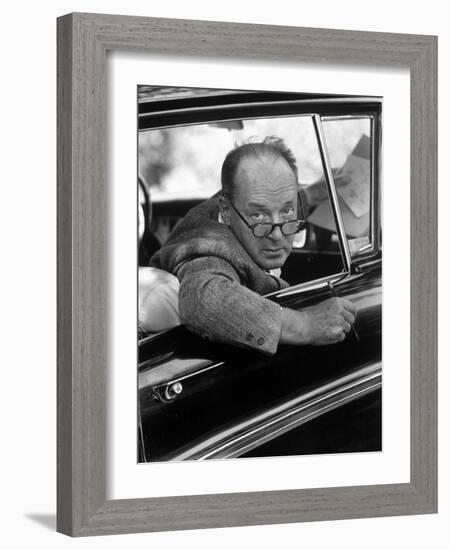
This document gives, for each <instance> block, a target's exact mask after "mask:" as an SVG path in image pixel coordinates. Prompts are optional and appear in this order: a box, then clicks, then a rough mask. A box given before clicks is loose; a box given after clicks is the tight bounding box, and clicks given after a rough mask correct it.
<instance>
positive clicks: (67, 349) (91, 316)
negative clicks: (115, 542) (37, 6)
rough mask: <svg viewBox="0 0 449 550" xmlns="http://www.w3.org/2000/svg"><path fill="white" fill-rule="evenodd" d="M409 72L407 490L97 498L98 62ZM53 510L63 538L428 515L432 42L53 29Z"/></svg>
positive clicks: (223, 29)
mask: <svg viewBox="0 0 449 550" xmlns="http://www.w3.org/2000/svg"><path fill="white" fill-rule="evenodd" d="M108 50H137V51H139V52H148V53H150V54H151V53H169V54H174V55H181V54H185V53H189V54H192V55H197V56H202V57H207V56H219V57H229V58H236V57H245V58H258V59H265V60H279V61H285V60H290V61H292V60H293V61H294V60H298V61H318V62H328V63H358V64H367V65H373V64H377V65H390V66H393V67H397V66H405V67H408V68H409V69H410V73H411V89H410V93H411V156H410V158H411V266H410V269H411V297H410V299H411V350H410V351H411V364H410V368H411V388H410V391H411V411H410V412H411V426H410V429H411V440H410V441H411V449H410V454H411V479H410V483H401V484H389V485H370V486H351V487H338V488H316V489H307V490H286V491H263V492H250V493H247V492H246V493H232V494H224V495H216V494H213V495H195V496H180V497H164V498H144V499H128V500H106V497H105V495H106V491H105V489H106V473H105V464H106V455H105V439H106V395H105V384H106V373H107V363H108V357H107V346H106V330H105V326H106V321H107V319H106V311H107V309H106V305H107V284H105V281H107V269H106V260H107V255H106V251H107V241H108V235H107V230H106V228H107V223H106V210H107V208H106V205H107V194H108V189H107V181H106V158H105V156H106V147H105V142H106V130H105V126H106V101H105V97H106V79H105V67H106V62H105V61H106V52H107V51H108ZM57 448H58V491H57V494H58V505H57V529H58V531H60V532H62V533H66V534H69V535H72V536H82V535H98V534H113V533H131V532H141V531H163V530H175V529H193V528H205V527H208V528H211V527H225V526H237V525H260V524H267V523H288V522H299V521H316V520H330V519H342V518H361V517H372V516H393V515H404V514H423V513H431V512H436V510H437V38H436V37H434V36H421V35H406V34H387V33H371V32H358V31H357V32H355V31H344V30H330V29H310V28H298V27H277V26H268V25H247V24H235V23H216V22H206V21H187V20H175V19H153V18H143V17H124V16H117V15H97V14H80V13H75V14H70V15H66V16H64V17H61V18H59V19H58V447H57Z"/></svg>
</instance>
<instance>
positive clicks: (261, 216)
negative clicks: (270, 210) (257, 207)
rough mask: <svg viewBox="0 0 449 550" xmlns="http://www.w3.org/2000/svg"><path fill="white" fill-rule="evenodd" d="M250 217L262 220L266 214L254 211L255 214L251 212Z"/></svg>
mask: <svg viewBox="0 0 449 550" xmlns="http://www.w3.org/2000/svg"><path fill="white" fill-rule="evenodd" d="M250 217H251V219H252V220H254V221H255V222H259V221H262V220H263V219H264V218H265V215H264V214H263V213H262V212H254V213H253V214H251V216H250Z"/></svg>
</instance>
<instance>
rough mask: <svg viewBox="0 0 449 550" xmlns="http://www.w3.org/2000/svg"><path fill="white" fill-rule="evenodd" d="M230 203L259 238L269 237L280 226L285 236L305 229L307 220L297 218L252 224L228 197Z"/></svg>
mask: <svg viewBox="0 0 449 550" xmlns="http://www.w3.org/2000/svg"><path fill="white" fill-rule="evenodd" d="M227 200H228V202H229V204H230V205H231V206H232V208H233V209H234V210H235V213H236V214H237V215H238V216H239V218H240V219H241V220H242V221H243V222H244V223H245V225H246V226H247V227H248V228H249V229H251V231H252V232H253V235H254V236H255V237H257V238H259V239H261V238H263V237H268V235H270V234H271V233H272V232H273V231H274V228H275V227H279V229H280V230H281V233H282V234H283V235H285V236H288V235H294V234H295V233H298V232H299V231H301V229H304V227H305V225H306V222H305V220H301V219H296V220H289V221H287V222H282V223H265V222H263V223H254V224H252V225H250V224H249V223H248V222H247V221H246V220H245V218H244V217H243V215H242V214H241V213H240V212H239V211H238V210H237V208H236V207H235V206H234V204H233V202H232V201H231V200H229V198H228V199H227Z"/></svg>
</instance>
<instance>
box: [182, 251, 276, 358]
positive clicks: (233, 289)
mask: <svg viewBox="0 0 449 550" xmlns="http://www.w3.org/2000/svg"><path fill="white" fill-rule="evenodd" d="M177 277H178V279H179V281H180V291H179V312H180V317H181V322H182V323H183V324H184V325H185V326H187V327H188V328H189V329H190V330H192V331H193V332H195V333H197V334H199V335H200V336H202V337H204V338H207V339H209V340H212V341H218V342H224V343H228V344H233V345H236V346H241V347H246V348H253V349H257V350H259V351H261V352H263V353H266V354H269V355H273V354H274V353H276V350H277V346H278V343H279V338H280V334H281V311H282V309H281V307H280V306H279V305H278V304H276V303H275V302H272V301H270V300H268V299H267V298H264V297H263V296H260V295H259V294H257V293H256V292H253V291H252V290H250V289H248V288H246V287H245V286H244V285H242V283H241V281H240V278H239V276H238V274H237V272H236V271H235V270H234V268H233V267H232V266H231V264H230V263H228V262H227V261H226V260H223V259H221V258H218V257H202V258H196V259H193V260H190V261H188V262H186V263H184V264H183V265H182V266H181V267H180V268H179V270H178V271H177Z"/></svg>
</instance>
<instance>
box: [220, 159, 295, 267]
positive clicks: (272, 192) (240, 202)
mask: <svg viewBox="0 0 449 550" xmlns="http://www.w3.org/2000/svg"><path fill="white" fill-rule="evenodd" d="M297 191H298V189H297V183H296V178H295V175H294V174H293V172H292V169H291V168H290V166H289V165H288V163H287V161H285V160H284V159H283V158H282V157H276V158H272V157H259V158H255V157H249V158H246V159H244V160H242V162H241V163H240V165H239V167H238V168H237V172H236V174H235V178H234V196H233V199H232V202H233V204H234V206H235V207H236V208H237V209H238V210H239V212H240V213H241V214H242V216H243V217H244V218H245V220H246V221H247V222H248V224H249V225H253V224H255V223H261V222H269V223H282V222H285V221H289V220H295V219H296V218H297V200H298V199H297ZM226 217H227V220H228V223H229V225H230V226H231V229H232V231H233V232H234V234H235V235H236V237H237V238H238V239H239V241H240V242H241V243H242V245H243V246H244V248H245V249H246V251H247V252H248V254H249V255H250V256H251V258H252V259H253V260H254V261H255V262H256V263H257V264H258V265H259V266H260V267H261V268H262V269H275V268H278V267H281V266H282V265H284V263H285V261H286V259H287V258H288V256H289V254H290V252H291V250H292V245H293V240H294V237H295V236H294V235H289V236H285V235H283V233H282V232H281V229H280V228H279V227H276V228H275V229H274V230H273V231H272V232H271V233H270V234H269V235H267V236H266V237H262V238H258V237H255V236H254V235H253V233H252V231H251V229H250V228H249V227H247V226H246V225H245V223H244V222H243V220H241V219H240V217H239V216H238V214H237V213H236V212H235V211H234V209H233V208H232V207H228V209H227V216H226Z"/></svg>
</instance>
